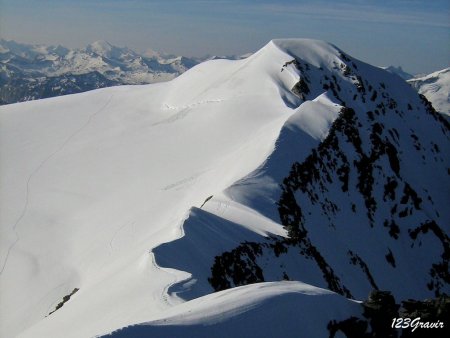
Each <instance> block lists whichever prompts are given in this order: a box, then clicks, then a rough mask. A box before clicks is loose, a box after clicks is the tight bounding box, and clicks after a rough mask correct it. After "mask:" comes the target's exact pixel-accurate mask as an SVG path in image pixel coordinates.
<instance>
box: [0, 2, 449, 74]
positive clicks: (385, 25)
mask: <svg viewBox="0 0 450 338" xmlns="http://www.w3.org/2000/svg"><path fill="white" fill-rule="evenodd" d="M0 37H2V38H4V39H14V40H16V41H18V42H26V43H44V44H62V45H65V46H67V47H82V46H85V45H86V44H88V43H90V42H93V41H95V40H107V41H109V42H110V43H112V44H114V45H118V46H128V47H130V48H131V49H134V50H136V51H138V52H143V51H145V50H146V49H148V48H151V49H154V50H156V51H164V52H167V53H173V54H178V55H186V56H201V55H205V54H213V55H231V54H243V53H247V52H252V51H255V50H257V49H259V48H261V47H262V46H263V45H265V44H266V43H267V42H268V41H269V40H271V39H273V38H281V37H306V38H315V39H321V40H326V41H329V42H332V43H333V44H335V45H337V46H338V47H340V48H341V49H343V50H344V51H346V52H347V53H349V54H351V55H353V56H355V57H357V58H359V59H361V60H363V61H366V62H369V63H372V64H374V65H401V66H403V67H404V69H405V70H406V71H409V72H411V73H428V72H431V71H434V70H438V69H442V68H445V67H448V66H449V63H450V1H449V0H423V1H419V0H385V1H380V0H367V1H362V0H342V1H341V0H334V1H325V0H319V1H310V0H298V1H293V0H279V1H268V0H253V1H244V0H216V1H211V0H197V1H182V0H174V1H170V0H167V1H157V0H155V1H153V0H129V1H126V0H58V1H56V0H0Z"/></svg>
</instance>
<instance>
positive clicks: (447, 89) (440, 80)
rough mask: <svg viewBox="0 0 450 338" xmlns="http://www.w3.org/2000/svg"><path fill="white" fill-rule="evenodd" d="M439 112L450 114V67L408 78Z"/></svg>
mask: <svg viewBox="0 0 450 338" xmlns="http://www.w3.org/2000/svg"><path fill="white" fill-rule="evenodd" d="M408 82H409V83H410V84H411V85H412V86H413V87H414V88H416V89H417V91H418V92H419V93H420V94H423V95H425V97H426V98H427V99H428V101H430V102H431V104H432V105H433V107H434V109H436V110H437V111H438V112H440V113H442V114H445V115H448V116H450V68H446V69H443V70H440V71H437V72H434V73H431V74H429V75H426V76H423V77H419V78H414V79H411V80H408Z"/></svg>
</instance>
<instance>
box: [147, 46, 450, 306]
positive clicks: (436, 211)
mask: <svg viewBox="0 0 450 338" xmlns="http://www.w3.org/2000/svg"><path fill="white" fill-rule="evenodd" d="M272 44H273V45H274V46H275V47H277V48H279V49H280V50H282V51H283V52H285V53H290V55H291V56H290V57H291V61H290V62H289V63H288V64H287V65H285V66H284V67H283V68H282V69H281V70H282V72H284V71H285V70H288V71H292V70H293V69H296V70H297V71H298V72H299V73H300V78H299V80H298V82H297V83H296V85H295V86H294V87H293V88H292V92H293V93H296V96H297V97H298V98H299V99H300V105H298V106H297V107H296V106H295V104H292V107H293V114H292V115H291V116H290V117H289V119H287V121H286V122H285V124H284V126H283V128H282V129H281V132H280V135H279V137H278V139H277V142H276V146H275V150H274V152H273V153H272V154H271V155H270V156H269V157H268V159H267V161H265V163H264V164H263V165H262V166H261V167H260V168H258V169H257V170H256V171H254V172H253V173H251V174H249V175H248V176H247V177H246V178H244V179H242V180H240V181H239V182H236V183H235V184H234V185H233V186H231V187H230V188H228V189H227V190H226V191H225V193H224V194H221V195H217V196H216V195H215V196H214V197H212V198H211V199H209V200H208V201H207V202H206V203H205V204H204V206H203V207H202V210H199V209H194V210H193V212H192V213H191V215H190V216H189V218H188V219H187V220H186V222H185V224H184V230H185V237H183V238H181V239H179V240H177V241H174V242H171V243H166V244H164V245H162V246H160V247H158V248H156V249H155V251H154V252H155V257H156V261H157V262H158V263H160V265H162V266H166V267H174V268H176V269H179V270H184V271H188V272H190V273H191V275H186V280H183V281H182V282H180V283H178V284H175V285H173V286H172V287H171V288H170V289H169V292H172V293H173V294H176V295H178V296H180V297H182V298H185V299H192V298H195V297H198V296H200V295H204V294H207V293H209V292H211V291H212V290H223V289H227V288H230V287H233V286H238V285H244V284H248V283H254V282H262V281H274V280H281V279H293V280H302V281H305V282H308V283H310V284H313V285H317V286H320V287H324V288H328V289H331V290H333V291H335V292H338V293H340V294H343V295H346V296H347V297H352V298H357V299H363V298H365V297H366V296H367V295H368V293H369V292H370V291H371V290H372V289H386V290H390V291H392V292H393V293H394V295H395V296H396V297H397V298H398V299H406V298H414V297H417V298H425V297H430V296H434V295H437V294H442V293H448V290H449V289H448V288H449V285H448V280H449V275H448V263H449V262H448V257H449V256H448V253H449V250H450V246H449V245H450V241H449V238H448V225H447V221H446V220H447V219H449V217H450V214H449V211H448V208H447V207H446V203H445V201H446V200H447V199H448V196H449V193H450V191H449V188H448V187H449V184H448V182H449V181H448V167H449V166H450V163H449V161H448V159H447V158H446V156H445V154H447V153H448V152H449V151H450V149H449V144H450V143H449V125H448V123H447V122H446V121H445V120H444V119H443V118H442V117H441V116H440V115H439V114H437V113H436V112H435V111H434V110H433V108H432V107H431V106H430V105H429V103H428V102H426V101H424V100H423V99H422V98H420V97H419V96H418V94H417V93H416V92H415V91H414V90H413V89H412V88H411V87H410V86H408V84H407V83H406V82H405V81H403V80H402V79H401V78H400V77H398V76H396V75H393V74H390V73H387V72H385V71H384V70H381V69H379V68H376V67H372V66H369V65H367V64H364V63H362V62H360V61H358V60H355V59H354V58H351V57H350V56H348V55H346V54H345V53H343V52H342V51H340V50H338V49H337V48H336V47H334V46H332V45H329V44H326V43H321V42H314V41H308V40H276V41H273V42H272ZM287 102H290V101H289V100H287ZM330 125H331V128H330ZM444 182H445V183H444ZM237 215H239V216H237ZM251 224H260V225H264V226H263V227H260V228H259V229H256V226H254V227H253V229H254V230H253V231H252V232H248V231H247V230H248V229H249V228H251ZM276 224H282V225H283V226H284V228H285V229H287V230H288V231H289V232H290V235H291V236H292V237H293V239H290V240H285V239H283V238H279V237H274V235H281V236H283V234H276V232H275V231H269V230H268V229H269V226H270V227H273V228H276ZM205 234H206V235H205ZM203 236H205V237H207V238H208V243H207V244H204V245H202V244H201V243H202V242H204V237H203ZM258 236H259V238H258ZM269 236H271V237H274V238H271V237H269ZM238 242H240V243H239V244H238ZM197 248H198V249H197ZM178 252H190V253H191V257H195V259H192V260H190V259H189V258H187V257H186V258H182V259H178V258H177V257H178V256H179V254H178V255H177V253H178ZM194 262H195V263H194ZM199 262H200V263H199Z"/></svg>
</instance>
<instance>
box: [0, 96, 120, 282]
mask: <svg viewBox="0 0 450 338" xmlns="http://www.w3.org/2000/svg"><path fill="white" fill-rule="evenodd" d="M112 98H113V95H111V96H110V97H109V98H108V100H107V101H106V103H105V104H104V105H103V106H102V107H101V108H100V109H98V110H97V111H95V112H94V113H92V114H91V115H90V116H89V118H88V119H87V121H86V122H85V123H84V124H83V125H82V126H81V127H79V128H78V129H77V130H75V132H74V133H72V134H71V135H70V136H69V137H68V138H67V139H66V140H65V141H64V142H63V143H62V144H61V145H60V146H59V148H58V149H56V150H55V151H54V152H53V153H51V154H50V155H49V156H47V157H46V158H44V159H43V160H42V162H41V163H40V164H39V165H38V166H37V167H36V169H34V170H33V171H32V172H31V174H30V176H28V179H27V183H26V194H25V203H24V206H23V208H22V212H21V214H20V216H19V218H18V219H17V220H16V222H15V223H14V225H13V227H12V229H13V231H14V235H15V237H16V239H15V240H14V242H13V243H12V244H11V245H10V247H9V248H8V251H7V252H6V257H5V261H4V262H3V264H2V268H1V270H0V275H2V274H3V271H4V270H5V267H6V264H7V263H8V258H9V254H10V253H11V250H12V249H13V248H14V247H15V246H16V244H17V243H18V242H19V234H18V233H17V226H18V225H19V223H20V221H22V219H23V218H24V217H25V215H26V214H27V211H28V204H29V202H30V183H31V180H32V179H33V177H34V176H35V175H36V174H37V173H38V172H39V171H40V170H41V169H42V167H43V166H44V165H45V164H46V163H47V162H48V161H49V160H50V159H51V158H52V157H53V156H55V155H56V154H57V153H59V152H60V151H61V150H63V149H64V147H65V146H66V145H67V144H69V142H70V141H71V140H72V139H73V138H75V137H76V136H77V135H78V134H79V133H81V132H82V131H83V130H84V129H85V128H86V127H87V126H88V125H89V124H90V123H91V122H92V120H93V119H94V117H95V116H97V115H98V114H100V113H101V112H102V111H103V110H104V109H105V108H106V107H107V106H108V105H109V104H110V103H111V101H112Z"/></svg>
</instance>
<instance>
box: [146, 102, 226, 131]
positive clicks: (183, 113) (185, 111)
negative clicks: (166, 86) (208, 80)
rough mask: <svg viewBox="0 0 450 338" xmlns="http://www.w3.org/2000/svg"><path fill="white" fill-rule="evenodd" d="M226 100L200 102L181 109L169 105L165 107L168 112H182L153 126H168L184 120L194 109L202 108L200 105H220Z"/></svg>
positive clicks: (180, 107)
mask: <svg viewBox="0 0 450 338" xmlns="http://www.w3.org/2000/svg"><path fill="white" fill-rule="evenodd" d="M222 101H224V100H222V99H216V100H205V101H199V102H195V103H192V104H188V105H184V106H179V107H173V106H169V105H168V104H167V103H166V104H165V105H164V108H165V109H167V110H180V111H179V112H178V113H176V114H174V115H172V116H170V117H168V118H166V119H163V120H161V121H159V122H155V123H153V124H152V126H158V125H160V124H167V123H173V122H175V121H177V120H180V119H183V118H185V117H186V116H187V115H188V114H189V112H190V111H191V109H192V108H194V107H197V106H200V105H204V104H211V103H220V102H222Z"/></svg>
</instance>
